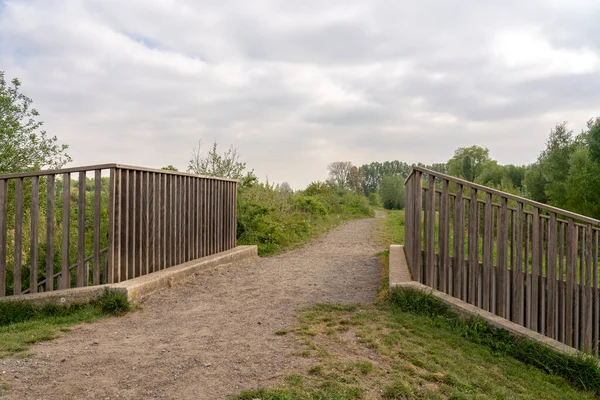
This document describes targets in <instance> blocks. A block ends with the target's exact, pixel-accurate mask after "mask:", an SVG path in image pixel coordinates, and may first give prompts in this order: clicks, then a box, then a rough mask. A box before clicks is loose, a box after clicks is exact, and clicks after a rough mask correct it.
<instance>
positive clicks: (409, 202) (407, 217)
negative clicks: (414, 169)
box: [404, 174, 415, 279]
mask: <svg viewBox="0 0 600 400" xmlns="http://www.w3.org/2000/svg"><path fill="white" fill-rule="evenodd" d="M413 180H414V175H412V174H411V175H410V176H409V177H408V179H407V180H406V182H405V184H404V186H405V189H404V190H405V192H404V193H405V196H404V197H405V210H404V249H405V253H406V261H407V263H408V268H409V270H410V272H411V275H412V276H413V279H414V271H413V268H414V265H413V258H414V257H413V247H414V244H413V242H414V236H413V233H414V230H415V228H414V224H413V213H414V210H415V207H414V206H413V201H414V194H413V187H414V184H413Z"/></svg>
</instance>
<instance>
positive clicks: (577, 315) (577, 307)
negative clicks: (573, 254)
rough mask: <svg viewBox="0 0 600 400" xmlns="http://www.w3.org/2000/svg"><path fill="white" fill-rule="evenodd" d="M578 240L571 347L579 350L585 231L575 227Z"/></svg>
mask: <svg viewBox="0 0 600 400" xmlns="http://www.w3.org/2000/svg"><path fill="white" fill-rule="evenodd" d="M575 229H576V231H577V235H578V237H579V238H580V239H579V243H578V244H579V247H578V250H577V258H578V261H577V264H576V267H577V268H576V270H575V298H574V299H573V303H574V305H573V325H574V328H573V347H575V348H576V349H579V348H580V339H581V288H582V286H583V285H582V283H583V280H582V278H583V273H584V271H585V267H584V263H585V230H584V229H581V228H580V227H579V226H576V228H575Z"/></svg>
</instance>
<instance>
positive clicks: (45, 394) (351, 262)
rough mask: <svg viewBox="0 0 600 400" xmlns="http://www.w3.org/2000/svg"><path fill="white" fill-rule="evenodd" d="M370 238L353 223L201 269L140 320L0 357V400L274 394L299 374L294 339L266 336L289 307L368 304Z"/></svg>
mask: <svg viewBox="0 0 600 400" xmlns="http://www.w3.org/2000/svg"><path fill="white" fill-rule="evenodd" d="M381 214H383V213H380V214H378V215H377V217H379V218H381V217H383V216H384V215H381ZM374 237H375V219H363V220H357V221H352V222H348V223H345V224H343V225H342V226H340V227H338V228H336V229H334V230H332V231H330V232H328V233H327V234H325V235H323V236H321V237H319V238H317V239H316V240H314V241H313V242H312V243H310V244H308V245H305V246H303V247H301V248H299V249H296V250H293V251H289V252H286V253H284V254H281V255H278V256H274V257H268V258H262V259H258V260H252V261H242V262H239V263H234V264H230V265H227V266H221V267H217V268H214V269H210V270H207V271H204V272H202V273H201V274H200V275H198V276H197V277H196V278H195V279H194V280H192V281H189V282H187V283H184V284H181V285H177V286H175V287H173V288H170V289H167V290H164V291H162V292H159V293H157V294H155V295H153V296H152V297H151V298H150V299H148V300H147V301H145V302H144V303H143V304H142V308H141V310H138V311H135V312H132V313H130V314H128V315H125V316H123V317H119V318H108V319H103V320H101V321H98V322H95V323H91V324H83V325H80V326H78V327H76V328H74V329H73V331H72V332H69V333H65V334H63V335H62V337H60V338H58V339H55V340H52V341H48V342H42V343H39V344H37V345H34V346H32V348H31V351H32V353H34V355H33V356H31V357H29V358H26V359H16V358H5V359H0V373H4V374H8V377H9V378H8V379H9V381H8V382H9V385H10V390H8V391H6V392H3V394H0V398H2V399H36V400H37V399H71V398H72V399H221V398H225V397H226V396H227V395H230V394H236V393H239V392H240V391H242V390H248V389H253V388H257V387H265V386H270V385H273V384H276V383H278V382H280V381H281V377H282V376H284V375H285V374H286V373H289V372H292V371H294V370H303V369H305V368H307V367H308V364H307V363H308V362H309V360H306V359H304V358H302V357H298V356H291V357H290V356H289V355H290V354H291V353H293V352H295V351H298V350H299V349H300V347H299V345H298V343H297V342H296V340H295V339H294V337H293V335H284V336H278V335H275V332H276V331H277V330H281V329H286V328H289V327H290V326H291V325H294V324H295V322H296V321H295V318H294V317H295V313H296V310H297V309H298V308H301V307H306V306H310V305H313V304H316V303H346V304H348V303H365V302H373V301H374V300H375V298H376V293H377V289H378V287H379V284H380V262H379V258H378V257H377V256H376V255H375V254H376V253H377V252H378V251H380V250H382V249H381V248H379V247H378V246H377V245H376V244H375V239H374ZM4 371H5V372H4ZM5 376H7V375H4V376H3V378H4V377H5ZM3 381H6V379H3Z"/></svg>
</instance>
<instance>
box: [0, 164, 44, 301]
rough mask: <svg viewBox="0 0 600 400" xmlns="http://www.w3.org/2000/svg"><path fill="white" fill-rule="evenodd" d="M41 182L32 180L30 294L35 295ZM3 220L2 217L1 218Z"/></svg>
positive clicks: (37, 179)
mask: <svg viewBox="0 0 600 400" xmlns="http://www.w3.org/2000/svg"><path fill="white" fill-rule="evenodd" d="M39 209H40V180H39V177H37V176H34V177H32V178H31V237H30V241H31V244H30V246H29V247H30V254H31V269H30V275H29V292H30V293H35V292H37V289H38V239H39V218H40V212H39ZM0 218H1V217H0Z"/></svg>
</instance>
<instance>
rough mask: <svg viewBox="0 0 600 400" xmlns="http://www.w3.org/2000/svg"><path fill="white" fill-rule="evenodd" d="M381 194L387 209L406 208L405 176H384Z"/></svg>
mask: <svg viewBox="0 0 600 400" xmlns="http://www.w3.org/2000/svg"><path fill="white" fill-rule="evenodd" d="M380 194H381V201H382V203H383V207H384V208H385V209H388V210H402V209H404V178H402V177H401V176H400V175H388V176H384V177H383V179H382V180H381V189H380Z"/></svg>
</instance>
